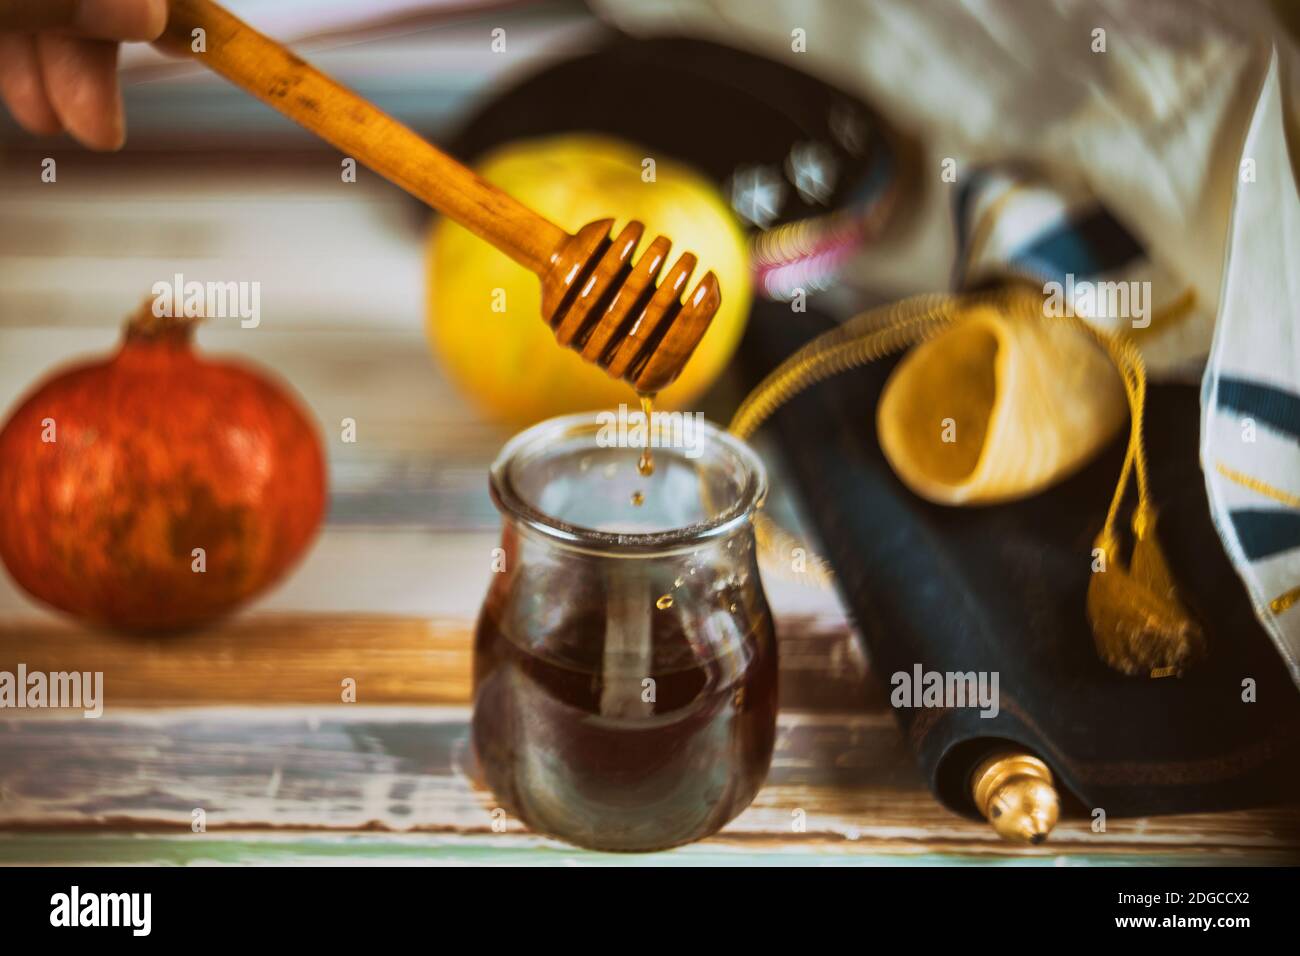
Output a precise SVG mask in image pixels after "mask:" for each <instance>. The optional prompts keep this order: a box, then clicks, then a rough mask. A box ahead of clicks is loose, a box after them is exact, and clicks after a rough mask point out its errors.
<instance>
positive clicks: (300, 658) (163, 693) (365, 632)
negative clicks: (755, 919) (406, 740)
mask: <svg viewBox="0 0 1300 956" xmlns="http://www.w3.org/2000/svg"><path fill="white" fill-rule="evenodd" d="M477 577H479V578H481V579H482V580H481V582H480V583H479V585H478V587H479V589H480V591H481V590H482V589H483V588H485V587H486V578H487V574H486V573H484V574H482V575H478V576H477ZM469 586H471V587H472V585H469ZM473 594H474V592H470V595H471V600H475V599H474V598H473ZM777 629H778V634H779V638H778V639H779V642H780V654H781V657H780V661H781V679H782V687H781V703H782V706H784V707H789V708H797V709H805V710H849V709H865V708H868V707H875V708H876V709H879V708H880V707H883V696H880V695H875V696H872V695H871V694H870V693H869V691H868V687H869V684H868V680H869V678H868V671H867V667H866V663H865V660H864V659H863V656H862V653H861V650H860V648H859V645H858V644H857V643H856V642H855V641H854V639H853V636H852V635H851V634H850V633H849V632H848V631H846V630H845V629H844V628H842V627H836V626H834V625H833V624H827V623H826V622H825V621H824V620H822V619H821V618H818V617H815V616H808V615H795V616H787V617H784V618H780V619H778V621H777ZM472 648H473V637H472V625H470V624H467V623H465V620H464V619H462V618H456V619H446V618H431V619H430V618H414V617H397V616H383V615H361V614H337V615H335V614H328V615H326V614H318V615H308V614H250V615H245V616H242V617H237V618H234V619H232V620H231V621H230V622H228V623H222V624H220V625H218V626H215V627H212V628H209V629H207V630H203V631H197V632H195V633H191V634H183V635H175V636H168V637H137V636H128V635H119V634H111V633H105V632H99V631H93V630H90V629H86V628H82V627H78V626H76V625H73V624H67V623H59V622H53V621H45V620H34V621H28V622H21V621H17V622H16V621H8V622H0V670H8V671H11V672H12V671H14V670H15V668H16V666H17V664H18V663H19V662H22V663H24V664H26V665H27V668H28V670H29V671H44V672H53V671H69V670H75V671H90V672H96V671H102V672H103V674H104V685H105V686H104V699H105V707H106V708H107V709H108V711H109V712H110V713H111V712H112V711H113V710H115V709H116V708H119V707H128V706H171V705H181V706H185V705H199V704H235V703H247V704H256V705H282V704H331V703H336V702H341V700H342V694H341V687H342V682H343V681H344V680H345V679H348V678H350V679H352V680H353V681H355V684H356V691H357V697H356V701H357V702H358V703H362V704H463V703H467V702H468V701H469V700H470V691H471V687H470V674H471V658H472V654H473V651H472ZM5 715H6V714H5V712H4V711H0V716H5Z"/></svg>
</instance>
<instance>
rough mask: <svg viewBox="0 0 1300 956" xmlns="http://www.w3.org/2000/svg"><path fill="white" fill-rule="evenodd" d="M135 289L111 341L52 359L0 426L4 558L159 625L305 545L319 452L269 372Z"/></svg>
mask: <svg viewBox="0 0 1300 956" xmlns="http://www.w3.org/2000/svg"><path fill="white" fill-rule="evenodd" d="M193 323H194V320H192V319H184V318H176V319H173V318H156V317H154V315H153V314H152V311H151V310H150V309H149V307H148V306H147V305H146V306H145V307H144V308H143V309H141V311H140V313H139V314H138V315H137V316H136V317H135V318H133V319H132V320H131V321H130V322H129V323H128V324H127V327H126V334H125V337H124V339H123V342H122V345H121V347H120V348H119V349H118V351H117V352H116V354H114V355H111V356H109V357H107V358H106V359H100V360H96V361H90V362H86V363H84V364H79V365H74V366H72V367H69V368H66V369H62V370H59V371H57V372H56V373H55V374H54V375H53V376H52V377H51V378H49V379H47V380H46V381H45V382H43V383H42V384H41V385H39V386H38V387H37V388H36V390H35V391H34V392H32V394H31V395H29V396H28V397H27V398H26V399H25V400H24V401H23V402H22V403H21V404H20V405H19V406H18V409H17V411H15V412H14V413H13V416H12V417H11V418H10V419H9V421H8V422H7V423H6V424H5V426H4V428H3V430H0V558H2V559H3V561H4V564H5V566H6V567H7V568H8V569H9V572H10V574H12V575H13V576H14V579H15V580H17V582H18V583H19V584H20V585H22V587H23V588H25V589H26V590H27V591H28V592H30V593H31V594H32V595H34V596H35V597H37V598H39V599H40V600H42V601H44V602H46V603H47V604H51V605H53V606H54V607H56V608H59V609H60V610H63V611H67V612H68V613H69V614H73V615H75V616H77V617H79V618H82V619H84V620H87V621H90V622H93V623H96V624H103V625H108V626H112V627H118V628H129V629H148V630H169V629H180V628H187V627H193V626H195V625H199V624H202V623H204V622H206V621H210V620H212V619H213V618H215V617H217V616H219V615H221V614H223V613H225V612H227V611H229V610H231V609H232V608H234V607H235V606H236V605H238V604H240V603H241V602H243V601H246V600H248V599H249V598H251V597H252V596H253V595H255V594H257V593H259V592H261V591H262V590H264V589H265V588H266V587H267V586H268V585H270V584H271V583H272V582H274V581H275V580H276V579H278V578H279V577H280V576H281V575H283V574H284V573H285V572H286V571H287V570H288V569H289V568H290V567H291V566H292V565H293V564H294V562H295V561H297V560H298V558H300V557H301V556H302V554H303V552H304V551H305V550H306V548H307V545H308V544H309V543H310V542H311V540H312V538H313V537H314V536H315V533H316V530H317V527H318V526H319V525H320V520H321V514H322V511H323V510H324V505H325V469H324V457H323V455H322V452H321V446H320V441H319V439H318V438H317V435H316V429H315V427H314V426H313V424H312V423H311V421H310V419H309V418H308V415H307V413H306V412H305V411H304V410H303V408H302V406H301V405H300V404H299V402H298V401H297V400H296V399H295V398H294V397H293V396H292V395H291V394H290V393H289V392H287V391H286V389H285V388H284V387H283V386H281V385H277V384H276V383H274V382H273V381H271V380H270V379H269V378H268V377H267V376H266V374H265V373H263V372H260V371H257V370H256V369H254V368H251V367H249V366H246V365H240V364H236V363H235V362H230V361H221V360H214V359H210V358H206V357H204V356H202V355H200V354H198V353H196V352H195V351H194V349H193V348H192V347H191V339H192V336H193V331H194V324H193Z"/></svg>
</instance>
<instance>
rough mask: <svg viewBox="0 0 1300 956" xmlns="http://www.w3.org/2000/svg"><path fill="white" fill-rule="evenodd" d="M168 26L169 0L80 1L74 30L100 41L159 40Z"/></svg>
mask: <svg viewBox="0 0 1300 956" xmlns="http://www.w3.org/2000/svg"><path fill="white" fill-rule="evenodd" d="M165 26H167V0H79V2H78V3H77V9H76V16H75V18H74V19H73V23H72V29H73V30H74V31H75V32H76V33H78V34H80V35H81V36H85V37H96V38H98V39H100V40H156V39H158V35H159V34H161V33H162V32H163V27H165Z"/></svg>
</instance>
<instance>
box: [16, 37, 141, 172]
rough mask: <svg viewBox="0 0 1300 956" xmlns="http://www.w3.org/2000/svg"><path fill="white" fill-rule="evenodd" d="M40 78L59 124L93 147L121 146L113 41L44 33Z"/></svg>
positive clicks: (39, 42)
mask: <svg viewBox="0 0 1300 956" xmlns="http://www.w3.org/2000/svg"><path fill="white" fill-rule="evenodd" d="M36 50H37V53H38V54H39V56H40V61H41V79H42V80H43V81H44V84H45V94H46V95H47V96H48V97H49V98H50V105H51V106H53V107H54V112H55V114H56V115H57V116H58V117H59V121H60V122H61V123H62V124H63V128H64V129H66V130H67V131H68V132H69V133H71V134H72V135H73V136H74V137H76V138H77V139H78V140H80V141H81V142H82V143H84V144H85V145H87V146H89V147H90V148H91V149H119V148H120V147H121V145H122V142H123V141H124V140H125V138H126V124H125V122H124V120H123V118H122V94H121V91H120V90H119V89H118V86H117V44H116V43H109V42H108V41H106V40H85V39H82V38H81V37H68V36H58V35H55V34H50V33H42V34H41V35H40V36H38V37H37V38H36Z"/></svg>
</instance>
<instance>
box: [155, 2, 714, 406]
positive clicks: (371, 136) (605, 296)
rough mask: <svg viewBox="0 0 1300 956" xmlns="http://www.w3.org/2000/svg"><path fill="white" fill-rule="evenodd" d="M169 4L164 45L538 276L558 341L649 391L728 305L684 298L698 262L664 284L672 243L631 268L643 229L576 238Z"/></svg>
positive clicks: (226, 26)
mask: <svg viewBox="0 0 1300 956" xmlns="http://www.w3.org/2000/svg"><path fill="white" fill-rule="evenodd" d="M170 6H171V12H170V16H169V19H168V23H167V29H166V30H165V31H164V33H163V35H162V36H161V37H160V38H159V40H158V44H159V45H160V46H162V47H163V48H164V49H165V50H167V51H168V52H171V53H177V54H181V55H184V56H188V57H191V58H193V59H195V60H198V61H200V62H202V63H203V64H205V65H206V66H208V67H209V68H210V69H212V70H214V71H215V72H217V73H219V74H221V75H222V76H224V77H225V78H226V79H228V80H230V81H231V82H232V83H234V84H235V85H236V86H239V87H242V88H243V89H244V90H246V91H248V92H249V93H252V94H253V95H254V96H256V97H257V98H258V99H260V100H262V101H263V102H264V103H267V104H268V105H270V106H271V107H272V108H274V109H276V110H278V111H279V112H281V113H283V114H284V115H285V116H288V117H289V118H290V119H292V120H294V121H296V122H298V123H300V124H301V125H303V126H305V127H306V128H307V129H309V130H311V131H312V132H313V133H315V134H316V135H317V136H319V137H320V138H321V139H323V140H325V141H326V142H328V143H330V144H332V145H334V146H336V147H337V148H338V149H340V150H342V151H343V152H345V153H346V154H347V155H349V156H352V157H354V158H355V159H357V160H358V161H360V162H362V163H364V164H365V165H366V166H368V167H370V168H371V169H373V170H374V171H375V172H377V173H379V174H380V175H382V176H384V177H385V178H386V179H389V180H390V181H392V182H393V183H395V184H396V185H398V186H400V187H401V188H402V189H404V190H406V191H407V192H408V193H410V194H411V195H413V196H416V197H417V198H419V199H421V200H423V201H424V202H426V203H428V204H429V205H430V206H432V207H434V208H435V209H437V210H439V211H440V212H442V213H443V214H445V215H446V216H448V217H450V218H451V219H454V220H455V221H456V222H458V223H460V224H461V225H462V226H464V227H465V228H466V229H469V230H470V231H471V232H473V233H474V234H475V235H477V236H479V237H481V238H483V239H486V240H487V241H488V242H490V243H491V244H492V245H494V246H496V247H497V248H498V249H500V250H501V251H502V252H504V253H505V254H506V255H508V256H510V258H512V259H514V260H515V261H516V262H518V263H520V264H521V265H524V266H526V267H528V268H529V269H531V270H532V271H533V272H535V273H537V275H538V276H539V277H540V278H541V280H542V312H543V318H544V319H545V320H546V322H547V323H548V324H549V325H550V326H551V328H552V329H554V331H555V337H556V339H558V340H559V342H560V344H561V345H564V346H567V347H569V348H572V349H574V350H575V351H577V352H578V353H579V354H581V355H582V357H583V358H584V359H586V360H587V361H589V362H594V363H596V364H597V365H599V366H601V367H602V368H604V369H605V370H606V371H607V372H609V374H610V375H612V376H614V377H615V378H620V379H624V380H626V381H627V382H629V383H630V384H631V385H632V386H633V388H635V389H636V390H637V391H638V392H641V393H642V394H646V393H653V392H657V391H658V390H659V389H661V388H663V387H664V386H666V385H668V384H669V383H670V382H671V381H672V380H673V379H675V378H676V377H677V376H678V374H679V373H680V372H681V370H682V366H683V365H685V364H686V360H687V359H688V358H690V356H691V353H692V352H693V351H694V350H695V347H696V345H698V344H699V341H700V339H701V338H702V337H703V336H704V332H705V330H706V329H707V328H708V327H709V322H710V321H712V319H713V315H714V313H715V312H717V310H718V305H719V304H720V302H721V301H722V294H721V290H720V289H719V288H718V279H717V276H715V275H714V274H713V273H712V272H709V273H708V274H706V275H705V276H704V278H703V279H701V280H700V282H699V283H698V284H697V285H696V286H695V289H694V291H693V292H691V294H690V295H689V296H688V297H687V299H686V302H685V304H683V303H682V293H683V291H684V290H685V288H686V283H687V280H688V279H690V276H691V272H692V271H693V270H694V269H695V264H696V259H695V256H694V255H692V254H691V253H689V252H687V253H684V254H683V255H682V256H681V258H679V259H678V260H677V262H676V264H675V265H673V267H672V268H671V269H669V270H668V271H667V273H666V274H665V275H664V277H663V281H661V282H657V280H658V278H659V275H660V272H661V270H662V269H663V266H664V263H665V262H666V261H667V259H668V250H669V248H670V246H671V243H670V242H669V241H668V239H666V238H665V237H663V236H659V237H658V238H657V239H655V240H654V242H652V243H650V245H649V246H648V247H647V248H646V250H645V252H643V253H642V254H641V256H640V258H637V259H636V260H635V262H634V261H633V255H634V253H635V252H636V248H637V245H638V244H639V242H640V240H641V235H642V233H643V232H644V229H645V227H644V226H642V224H641V223H639V222H629V223H628V224H627V225H626V226H624V227H623V228H622V229H621V230H620V231H619V233H618V235H617V236H611V232H612V229H613V224H614V221H613V220H612V219H599V220H597V221H596V222H592V223H588V224H587V225H585V226H583V227H582V228H581V229H579V230H578V231H577V232H576V233H574V234H572V235H570V234H569V233H568V232H566V231H565V230H564V229H561V228H560V227H559V226H557V225H555V223H553V222H551V221H550V220H548V219H546V218H545V217H543V216H540V215H538V214H537V213H536V212H534V211H533V210H531V209H529V208H528V207H527V206H524V205H523V204H522V203H520V202H518V201H516V200H515V199H513V198H512V197H510V196H508V195H506V194H505V193H504V192H502V191H501V190H499V189H497V188H496V187H495V186H493V185H491V184H490V183H488V182H487V181H486V180H484V179H482V178H481V177H479V176H478V175H476V174H475V173H474V172H472V171H471V170H469V169H467V168H466V167H464V166H462V165H461V164H460V163H458V162H456V160H454V159H452V158H451V157H450V156H448V155H447V154H446V153H443V152H442V151H441V150H439V149H437V148H436V147H434V146H433V145H432V144H430V143H429V142H427V141H426V140H424V139H423V138H421V137H420V136H418V135H417V134H416V133H415V132H414V131H413V130H411V129H409V128H408V127H406V126H404V125H403V124H401V123H399V122H398V121H397V120H395V119H393V118H392V117H391V116H389V115H387V114H386V113H384V112H382V111H381V110H379V109H378V108H376V107H375V106H374V105H373V104H371V103H368V102H367V101H366V100H364V99H362V98H361V97H360V96H358V95H357V94H356V93H354V92H352V91H351V90H349V89H347V88H346V87H344V86H341V85H340V84H338V83H336V82H335V81H334V80H332V79H330V78H329V77H328V76H326V75H325V74H324V73H321V72H320V71H319V70H317V69H316V68H315V67H313V66H311V65H310V64H308V63H306V62H305V61H303V60H302V59H301V58H299V57H298V56H295V55H294V54H293V53H292V52H291V51H290V50H288V49H287V48H286V47H284V46H283V45H282V44H280V43H277V42H275V41H274V40H272V39H270V38H269V37H266V36H264V35H263V34H261V33H258V32H257V31H256V30H254V29H253V28H252V27H250V26H249V25H248V24H246V23H244V22H243V21H242V20H240V19H238V18H237V17H235V16H234V15H233V14H231V13H230V12H229V11H227V10H225V9H223V8H222V7H221V6H219V5H217V4H215V3H212V2H210V0H171V4H170ZM200 29H201V30H203V31H204V34H205V36H204V45H205V49H204V50H202V51H198V52H196V51H194V50H193V49H192V46H193V44H194V37H195V35H196V34H195V32H194V31H196V30H200Z"/></svg>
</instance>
